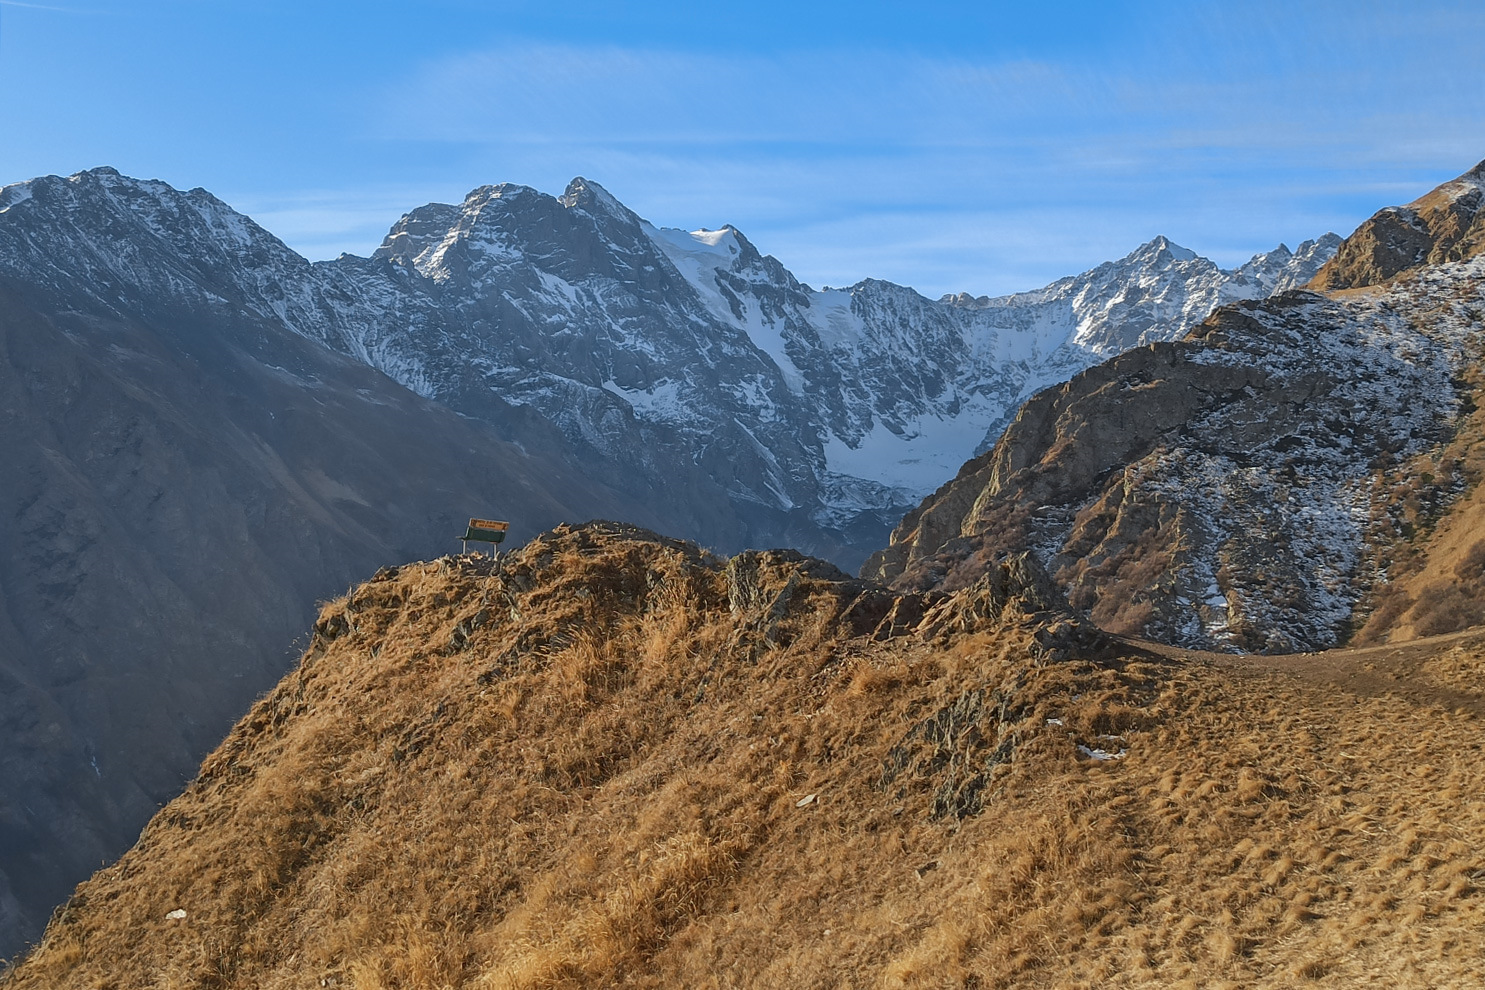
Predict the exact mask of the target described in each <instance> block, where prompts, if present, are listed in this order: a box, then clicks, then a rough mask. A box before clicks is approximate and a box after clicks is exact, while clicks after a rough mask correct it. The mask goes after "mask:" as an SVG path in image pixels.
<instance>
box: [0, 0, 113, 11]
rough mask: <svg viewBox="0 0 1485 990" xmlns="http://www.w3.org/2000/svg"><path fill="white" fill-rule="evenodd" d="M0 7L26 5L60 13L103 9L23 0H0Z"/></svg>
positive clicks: (29, 8)
mask: <svg viewBox="0 0 1485 990" xmlns="http://www.w3.org/2000/svg"><path fill="white" fill-rule="evenodd" d="M0 7H25V8H26V9H27V10H51V11H55V12H57V13H59V14H100V13H103V11H99V10H85V9H83V8H80V7H58V6H56V5H55V4H49V3H23V2H22V0H0Z"/></svg>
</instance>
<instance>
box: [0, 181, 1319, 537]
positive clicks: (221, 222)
mask: <svg viewBox="0 0 1485 990" xmlns="http://www.w3.org/2000/svg"><path fill="white" fill-rule="evenodd" d="M0 197H3V198H0V205H4V207H5V212H4V213H3V214H0V217H3V222H0V273H3V272H5V271H6V270H12V271H19V268H28V269H29V270H28V271H27V272H26V273H25V275H24V277H25V280H26V281H27V282H29V283H30V284H32V285H38V284H47V283H48V282H50V284H52V285H53V286H54V287H55V288H56V291H58V292H59V293H66V294H68V295H69V298H72V297H75V295H76V293H75V291H74V288H73V287H74V286H76V285H77V284H78V283H79V282H81V283H82V284H83V285H85V286H86V287H87V291H90V292H92V293H94V295H95V297H96V298H97V299H98V300H99V302H100V303H101V304H102V305H104V306H105V307H107V308H108V309H109V310H110V311H111V312H122V311H124V310H128V309H131V308H133V309H137V308H138V307H141V306H149V307H157V306H161V305H172V306H177V305H180V304H181V302H182V301H188V303H187V304H188V305H189V306H194V307H216V308H218V309H222V310H223V311H226V310H227V309H232V308H238V309H245V310H248V311H251V312H253V313H257V314H260V315H263V316H265V317H268V318H272V319H276V320H279V321H281V322H282V323H283V325H285V326H287V327H289V328H290V329H292V330H294V331H295V332H297V333H299V334H301V335H303V336H308V337H311V338H313V339H316V340H319V341H322V342H324V343H326V344H328V345H329V346H331V347H333V348H336V349H338V350H341V351H343V352H345V353H347V354H349V355H351V356H353V357H355V358H356V359H358V360H361V361H364V362H366V363H368V364H371V365H373V366H374V367H376V368H378V369H379V370H381V371H383V372H385V373H386V374H387V375H389V376H391V377H392V378H394V379H395V380H397V381H398V382H400V383H402V384H403V385H405V386H406V387H408V388H410V389H412V390H413V391H415V392H417V393H418V394H420V395H423V396H425V397H428V398H433V399H437V400H439V401H441V402H443V403H445V404H447V405H449V406H452V407H453V408H455V409H457V410H459V411H461V412H464V413H466V414H467V415H473V416H476V417H479V416H481V415H483V413H482V410H484V409H487V408H489V407H490V404H491V403H492V402H495V403H500V404H501V408H506V406H505V405H504V404H507V403H508V404H514V405H517V406H525V407H527V408H529V409H531V410H533V411H534V412H535V413H539V414H540V415H541V416H543V417H545V418H546V419H547V420H549V421H550V422H551V423H552V424H555V425H556V426H557V427H558V428H559V429H560V430H561V431H562V432H563V433H564V434H565V435H566V437H567V440H568V441H569V442H570V443H572V444H574V445H576V446H577V447H578V448H579V449H580V450H582V451H585V452H586V453H587V455H588V456H589V457H590V459H591V461H592V463H593V464H594V465H595V470H598V469H599V467H598V466H599V465H608V467H607V468H603V470H608V471H610V472H611V473H612V477H613V478H614V479H615V483H619V484H627V485H630V486H631V487H634V488H635V489H636V490H644V489H645V486H656V485H677V484H680V485H684V486H689V487H691V488H693V489H694V490H696V491H697V492H701V491H703V490H712V491H715V492H716V493H717V495H718V496H719V497H722V498H725V499H726V500H727V501H729V502H730V503H731V504H732V505H733V506H735V507H737V512H738V513H740V515H741V517H742V518H745V519H747V520H750V521H749V522H747V523H746V524H745V525H746V526H747V527H748V529H747V530H746V532H745V533H738V532H731V533H730V535H721V534H719V533H714V532H712V531H709V530H707V529H705V528H698V529H695V530H692V531H689V532H686V535H692V536H695V537H697V538H699V539H702V540H703V541H705V542H710V543H714V544H717V545H720V546H735V545H737V544H738V542H739V541H740V542H742V543H743V544H744V545H745V544H749V543H751V544H754V545H757V544H771V543H778V542H784V541H787V542H792V543H795V544H799V545H804V546H806V547H807V548H809V549H813V550H815V551H818V552H822V553H826V554H828V555H831V556H834V557H835V558H836V559H837V560H840V561H842V562H843V563H846V564H848V565H852V564H854V563H855V562H856V561H857V560H859V559H860V557H861V556H864V553H865V551H866V550H869V549H871V548H873V547H874V546H876V545H877V544H879V543H880V541H881V539H882V537H883V535H884V534H885V532H886V531H887V529H888V528H889V527H890V526H891V525H892V523H893V522H895V521H896V519H897V518H898V517H899V516H900V515H901V513H902V512H903V511H904V510H905V509H906V508H907V507H909V506H911V505H912V504H914V503H915V502H916V501H917V500H918V499H919V498H921V497H922V496H923V495H925V494H926V493H928V492H930V491H932V490H934V489H935V488H937V487H938V486H939V485H940V484H942V483H943V482H944V481H946V480H947V479H949V478H950V477H952V476H953V475H954V474H955V472H956V471H957V470H958V468H959V466H960V465H961V464H962V463H963V462H964V461H965V460H966V459H967V458H968V457H969V456H971V455H972V454H973V453H974V452H975V451H976V449H977V448H979V447H981V446H983V445H984V444H985V443H986V442H987V438H988V439H993V437H994V435H995V434H998V432H999V430H1000V427H1001V425H1002V424H1003V423H1004V421H1005V420H1006V419H1007V418H1008V416H1009V414H1010V413H1011V412H1013V411H1014V409H1015V408H1016V407H1017V406H1018V405H1019V403H1020V402H1021V401H1022V400H1023V399H1024V398H1026V397H1027V396H1029V395H1030V394H1031V393H1032V392H1034V391H1036V390H1038V389H1040V388H1042V387H1044V386H1046V385H1048V384H1052V383H1054V382H1059V381H1064V380H1066V379H1067V378H1069V377H1070V376H1071V375H1073V374H1075V373H1076V372H1078V371H1080V370H1082V369H1083V368H1085V367H1088V366H1089V365H1091V364H1093V363H1096V362H1098V361H1099V360H1102V359H1103V358H1104V357H1106V356H1108V355H1110V354H1113V353H1118V352H1120V351H1122V350H1125V349H1127V348H1129V347H1132V346H1135V345H1137V344H1140V343H1146V342H1149V341H1151V340H1166V339H1172V338H1174V337H1178V336H1180V335H1181V334H1182V333H1184V332H1185V331H1186V329H1187V328H1188V327H1189V326H1190V325H1192V324H1193V323H1195V322H1197V321H1198V320H1200V319H1202V318H1203V317H1205V316H1206V315H1207V313H1209V312H1210V311H1211V310H1212V308H1213V307H1215V306H1216V305H1218V304H1219V303H1221V302H1226V301H1230V300H1231V299H1234V298H1254V297H1257V296H1261V295H1265V294H1267V292H1268V291H1270V289H1271V287H1272V286H1273V285H1275V284H1277V281H1276V280H1277V278H1278V276H1277V275H1275V274H1273V273H1275V272H1280V271H1281V270H1287V269H1288V268H1290V267H1295V266H1299V267H1301V268H1302V267H1303V266H1304V265H1310V266H1311V267H1312V268H1313V267H1318V264H1319V263H1320V262H1321V261H1323V260H1324V257H1322V254H1323V251H1322V250H1321V249H1320V248H1319V247H1316V249H1315V250H1313V251H1311V253H1310V254H1309V255H1308V256H1306V258H1305V259H1304V260H1303V261H1301V259H1300V254H1299V253H1294V254H1291V253H1289V252H1287V251H1275V252H1271V253H1270V254H1269V255H1265V256H1260V257H1259V258H1255V259H1254V261H1253V262H1250V263H1249V266H1245V269H1250V270H1245V271H1241V272H1224V271H1223V270H1221V269H1220V268H1218V267H1217V266H1216V265H1215V264H1213V263H1212V262H1211V261H1209V260H1207V259H1205V258H1202V257H1200V256H1198V255H1197V254H1195V253H1194V252H1192V251H1190V250H1189V249H1186V248H1184V247H1181V246H1180V245H1176V244H1174V243H1172V242H1171V241H1170V240H1169V239H1168V238H1165V237H1157V238H1155V239H1153V240H1151V241H1150V242H1149V243H1147V244H1145V245H1142V246H1141V247H1140V248H1138V249H1136V250H1135V251H1134V252H1132V253H1131V254H1130V255H1128V256H1127V257H1125V258H1123V259H1120V260H1119V261H1116V262H1109V263H1107V264H1104V265H1100V266H1098V267H1097V268H1095V269H1093V270H1092V271H1089V272H1086V273H1084V274H1082V275H1077V276H1071V277H1069V278H1065V279H1061V280H1058V281H1057V282H1054V283H1053V284H1051V285H1049V286H1047V287H1045V288H1043V289H1039V290H1036V291H1033V292H1028V293H1018V294H1015V295H1012V296H1005V297H1000V298H997V299H990V298H985V297H981V298H977V299H972V298H970V297H968V296H958V297H953V298H947V299H943V300H937V301H935V300H930V299H927V298H925V297H923V296H921V295H920V294H918V293H916V292H914V291H913V290H912V289H909V288H905V287H903V286H898V285H894V284H892V283H890V282H885V281H881V280H876V279H866V280H863V281H861V282H859V283H857V284H856V285H854V286H851V287H849V288H844V289H831V290H826V291H816V290H814V289H811V288H810V287H809V286H807V285H804V284H803V283H801V282H799V281H798V280H797V279H796V278H795V277H794V276H793V275H792V274H790V273H789V271H788V270H787V269H786V268H785V267H784V266H783V265H782V264H781V263H780V262H779V261H778V260H777V259H775V258H773V257H771V256H769V255H765V254H762V253H761V252H759V251H758V250H757V249H756V248H755V247H754V246H753V245H752V244H751V243H750V242H749V241H748V239H747V238H746V237H744V236H743V234H742V233H741V232H740V231H738V230H737V229H736V228H735V227H731V226H722V227H718V228H714V229H706V228H698V229H694V230H675V229H669V228H659V227H656V226H654V225H652V224H650V223H648V222H646V221H644V220H642V219H641V218H639V217H638V216H636V215H635V214H634V213H633V212H632V211H630V210H629V209H628V208H627V207H625V206H623V204H622V203H620V202H619V200H618V199H617V198H615V197H614V196H612V195H611V194H610V193H609V192H607V191H606V190H605V189H604V188H603V187H602V186H600V185H599V184H598V183H595V182H592V181H591V180H588V179H585V178H582V177H578V178H575V179H573V180H572V182H571V183H569V185H568V186H567V188H566V190H565V191H564V192H563V194H562V195H561V196H552V195H549V194H546V193H543V192H540V191H538V190H535V189H532V188H530V187H528V186H522V185H517V184H513V183H506V184H500V185H490V186H481V187H479V188H477V189H474V190H472V191H471V192H470V193H469V194H468V195H467V196H466V197H465V198H464V199H463V201H462V202H460V203H458V204H457V205H455V204H445V203H432V204H428V205H426V206H422V207H419V208H417V209H415V210H412V211H410V212H408V213H407V214H405V215H404V216H403V217H401V218H400V219H399V220H398V221H397V223H396V224H394V225H393V226H392V228H391V230H390V231H389V232H388V234H387V237H386V239H385V240H384V241H383V243H382V245H381V246H380V247H379V248H378V249H377V251H376V252H375V253H374V254H373V256H372V257H371V258H369V259H367V258H357V257H353V256H342V257H341V258H339V259H337V260H335V261H330V262H319V263H316V264H314V265H311V264H309V263H308V262H306V261H305V260H304V259H303V258H300V257H299V256H298V255H296V254H294V253H293V252H292V251H290V250H289V249H288V248H287V247H285V246H284V245H283V244H282V243H281V242H279V241H278V240H277V239H276V238H274V237H273V236H272V235H271V234H269V233H267V232H266V231H264V230H262V228H260V227H258V226H257V225H256V224H254V223H253V222H252V221H251V220H249V219H248V218H247V217H244V216H242V215H240V214H238V213H236V212H234V211H232V210H231V208H230V207H227V206H226V204H224V203H222V202H221V201H219V200H217V199H215V198H214V197H212V196H210V195H209V194H208V193H206V192H204V191H202V190H193V191H191V192H188V193H181V192H178V191H176V190H174V189H172V188H171V187H169V186H168V185H166V184H165V183H160V182H141V181H139V180H133V179H128V178H126V177H124V176H121V175H119V174H118V173H117V172H116V171H114V170H111V169H100V170H94V171H93V172H88V173H79V174H78V175H76V176H73V177H71V178H68V179H60V178H57V177H48V178H44V179H37V180H34V181H33V182H30V183H24V184H20V185H17V186H9V187H6V189H5V190H4V192H3V193H0ZM17 206H22V207H24V208H22V209H16V207H17ZM38 245H42V246H43V249H42V250H37V246H38ZM48 259H65V266H63V265H61V264H60V263H59V265H58V267H56V269H55V270H52V271H48V270H47V266H48V264H50V262H49V260H48ZM18 266H19V267H18ZM1259 269H1262V272H1263V273H1266V274H1262V275H1259V274H1255V273H1257V272H1258V271H1259ZM79 272H81V273H82V275H81V278H80V277H79ZM703 497H704V496H703ZM682 531H683V532H685V530H684V528H682ZM785 534H788V535H787V536H786V535H785ZM847 534H854V535H847Z"/></svg>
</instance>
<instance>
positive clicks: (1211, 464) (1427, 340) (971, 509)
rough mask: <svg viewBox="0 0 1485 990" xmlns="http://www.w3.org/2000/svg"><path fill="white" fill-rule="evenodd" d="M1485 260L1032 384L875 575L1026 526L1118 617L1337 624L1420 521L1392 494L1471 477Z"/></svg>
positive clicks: (1148, 631)
mask: <svg viewBox="0 0 1485 990" xmlns="http://www.w3.org/2000/svg"><path fill="white" fill-rule="evenodd" d="M1445 188H1449V187H1445ZM1361 236H1363V237H1365V236H1369V235H1368V234H1365V233H1364V232H1363V233H1362V235H1361ZM1348 243H1349V242H1348ZM1345 251H1346V248H1345V247H1344V246H1343V248H1342V254H1338V255H1337V257H1341V256H1342V255H1343V254H1344V253H1345ZM1482 275H1485V263H1482V262H1481V260H1479V259H1474V260H1470V261H1463V262H1454V263H1449V264H1442V265H1433V266H1428V267H1425V268H1422V269H1420V270H1418V271H1417V272H1416V273H1413V274H1412V275H1410V276H1406V277H1402V278H1397V279H1395V280H1394V281H1393V282H1392V283H1390V284H1389V285H1388V286H1386V287H1383V288H1378V289H1376V290H1373V291H1370V292H1368V293H1362V294H1356V293H1352V294H1347V295H1344V296H1341V297H1336V298H1327V297H1324V296H1321V295H1317V294H1314V293H1311V292H1304V291H1299V292H1289V293H1285V294H1282V295H1279V296H1276V297H1273V298H1270V299H1267V300H1263V301H1258V302H1245V303H1241V304H1237V305H1232V306H1228V307H1225V308H1222V309H1219V310H1218V311H1217V312H1215V313H1214V314H1213V315H1212V316H1211V317H1209V318H1208V319H1207V320H1206V321H1204V322H1203V323H1202V324H1201V325H1200V326H1198V327H1197V328H1195V329H1194V330H1193V331H1192V332H1191V333H1190V334H1189V335H1187V336H1186V337H1185V338H1184V339H1182V340H1180V341H1176V342H1171V343H1157V344H1154V345H1151V346H1149V347H1145V348H1140V349H1136V350H1133V351H1130V352H1128V353H1125V354H1123V355H1120V356H1119V357H1116V358H1114V359H1113V360H1111V361H1109V362H1107V363H1105V364H1103V365H1100V366H1098V367H1095V368H1092V369H1090V370H1088V371H1086V372H1084V373H1082V374H1080V375H1078V376H1077V377H1075V378H1074V379H1072V381H1070V382H1069V383H1068V384H1067V385H1065V386H1060V387H1057V388H1053V389H1049V390H1047V391H1045V392H1043V393H1041V394H1040V395H1038V396H1036V397H1035V398H1034V399H1032V400H1031V401H1030V402H1028V403H1026V404H1025V405H1024V406H1023V407H1022V408H1021V410H1020V411H1019V412H1018V413H1017V415H1016V418H1015V420H1014V422H1013V423H1012V424H1011V426H1010V427H1009V428H1008V429H1007V430H1006V432H1005V434H1004V435H1002V437H1001V438H1000V439H999V441H998V442H997V444H996V446H995V447H994V448H993V449H992V450H990V451H989V452H987V453H986V454H984V455H982V456H981V457H979V458H976V459H975V460H973V461H971V462H969V463H968V464H966V465H965V467H964V469H963V470H962V471H961V472H960V474H959V476H958V477H957V478H956V479H955V480H954V481H953V482H951V483H950V484H948V485H945V486H944V487H943V488H942V489H941V490H940V491H939V492H937V493H936V494H935V495H934V496H932V497H930V498H929V499H926V500H925V501H924V502H923V503H922V504H921V505H920V506H919V507H918V509H916V510H915V511H914V512H912V513H910V514H909V515H908V516H907V517H906V518H905V519H904V521H903V523H902V525H901V526H900V527H899V529H898V530H897V532H896V533H894V535H893V538H892V543H891V545H890V547H889V548H888V549H887V550H885V551H883V552H882V553H880V554H878V555H877V556H875V557H874V558H873V559H872V561H871V562H869V564H868V566H867V568H866V569H865V572H864V573H866V574H867V575H868V576H871V577H875V578H877V579H879V580H884V581H895V582H897V583H898V584H899V585H900V586H905V587H919V588H928V587H939V586H942V587H950V588H952V587H954V586H956V585H957V584H959V583H962V582H964V581H966V580H971V579H972V578H973V575H974V574H975V573H977V571H978V570H979V569H980V568H982V567H983V566H985V562H986V561H988V560H991V559H993V558H994V557H995V556H996V555H997V554H1000V553H1003V552H1005V551H1007V550H1009V549H1013V548H1023V547H1027V546H1030V547H1034V548H1035V549H1036V551H1037V553H1038V554H1039V555H1040V557H1041V559H1042V560H1043V562H1044V563H1045V564H1046V565H1047V567H1048V569H1049V570H1050V571H1052V572H1053V573H1054V574H1055V576H1056V579H1057V580H1058V582H1059V584H1060V585H1061V586H1062V587H1063V588H1064V589H1065V590H1066V591H1067V593H1068V595H1069V598H1070V600H1071V602H1072V603H1073V604H1074V605H1075V606H1077V607H1078V608H1080V609H1084V610H1086V611H1087V613H1088V614H1091V615H1092V617H1093V618H1094V619H1095V620H1097V621H1098V622H1099V623H1100V624H1102V625H1104V626H1105V627H1106V628H1110V629H1113V630H1115V631H1118V632H1125V633H1130V634H1135V635H1143V636H1151V637H1154V638H1157V639H1161V640H1164V641H1167V642H1172V643H1179V644H1184V645H1189V646H1194V647H1207V648H1212V647H1216V648H1224V649H1240V650H1249V651H1269V652H1289V651H1294V650H1300V649H1315V648H1319V647H1324V646H1330V645H1333V644H1335V643H1337V642H1340V641H1343V640H1344V639H1345V638H1346V637H1347V636H1348V635H1349V632H1350V630H1351V628H1352V624H1353V622H1354V621H1355V619H1356V618H1357V608H1358V605H1359V604H1361V603H1364V601H1365V600H1366V596H1367V595H1368V594H1369V592H1370V591H1371V590H1372V589H1373V588H1374V586H1375V584H1376V582H1377V579H1378V577H1379V576H1380V575H1382V574H1385V568H1386V564H1387V561H1388V560H1389V559H1390V555H1391V548H1392V546H1393V545H1394V544H1395V543H1396V542H1397V541H1398V540H1399V539H1400V538H1402V537H1404V536H1407V535H1409V533H1410V532H1411V530H1412V527H1413V526H1414V523H1415V521H1416V519H1415V518H1414V517H1416V515H1417V513H1416V512H1413V513H1412V515H1411V516H1409V518H1404V515H1405V513H1404V510H1403V507H1402V502H1404V501H1410V504H1413V506H1414V509H1416V508H1417V505H1416V503H1418V502H1420V501H1421V502H1424V503H1428V504H1429V505H1431V506H1433V507H1434V510H1437V508H1438V507H1439V506H1441V505H1443V504H1444V503H1446V502H1447V501H1448V500H1449V499H1450V498H1451V497H1453V495H1455V494H1457V493H1458V492H1459V491H1462V490H1464V489H1465V488H1468V487H1471V486H1472V485H1474V484H1475V483H1477V482H1478V481H1479V480H1480V479H1478V478H1475V477H1472V476H1470V475H1469V473H1468V472H1466V471H1464V470H1462V469H1461V466H1460V461H1459V459H1458V457H1457V456H1455V455H1454V454H1448V453H1446V444H1447V441H1448V440H1449V439H1450V438H1451V437H1452V436H1453V435H1454V434H1455V433H1456V431H1457V430H1458V429H1459V428H1460V427H1461V425H1462V420H1461V417H1462V416H1465V417H1467V416H1471V415H1473V409H1474V400H1473V397H1472V396H1471V395H1470V394H1469V391H1470V388H1469V386H1467V385H1466V383H1465V379H1466V378H1467V377H1468V373H1469V371H1470V369H1471V368H1473V367H1475V366H1477V365H1478V362H1479V361H1480V359H1481V357H1482V355H1481V346H1482V345H1481V333H1482V330H1485V320H1482V315H1481V314H1482V312H1485V308H1482V306H1485V287H1482ZM1403 489H1405V490H1406V491H1405V492H1404V493H1403V494H1402V495H1400V494H1399V492H1401V491H1402V490H1403ZM1404 495H1405V496H1406V498H1404ZM1425 514H1426V513H1425Z"/></svg>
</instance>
